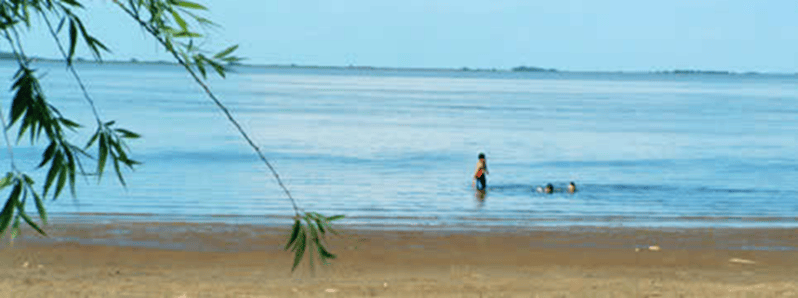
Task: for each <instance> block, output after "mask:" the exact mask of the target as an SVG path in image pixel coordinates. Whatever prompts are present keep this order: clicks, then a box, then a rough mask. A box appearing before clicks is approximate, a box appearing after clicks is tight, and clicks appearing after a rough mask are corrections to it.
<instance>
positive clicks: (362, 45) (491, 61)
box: [0, 0, 798, 73]
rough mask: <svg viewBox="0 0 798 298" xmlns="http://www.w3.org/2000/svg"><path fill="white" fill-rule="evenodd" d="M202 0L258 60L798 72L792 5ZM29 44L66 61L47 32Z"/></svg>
mask: <svg viewBox="0 0 798 298" xmlns="http://www.w3.org/2000/svg"><path fill="white" fill-rule="evenodd" d="M194 1H196V2H199V3H202V4H204V5H205V6H207V7H208V8H209V11H208V12H207V13H206V14H205V16H206V17H208V18H210V19H211V20H213V21H215V22H216V23H218V24H220V25H221V27H220V28H218V29H213V30H211V31H209V32H207V33H208V34H209V39H208V40H207V41H206V43H205V46H206V47H208V48H212V49H223V48H224V47H225V46H227V45H232V44H239V45H240V48H239V51H238V53H239V55H240V56H243V57H246V58H247V61H246V63H251V64H298V65H328V66H349V65H353V66H378V67H422V68H461V67H469V68H498V69H508V68H512V67H515V66H520V65H527V66H537V67H545V68H556V69H560V70H571V71H655V70H672V69H701V70H729V71H739V72H745V71H759V72H786V73H796V72H798V59H796V57H798V4H796V2H795V0H762V1H750V0H726V1H721V0H668V1H641V0H557V1H552V0H547V1H537V0H491V1H486V0H338V1H335V0H327V1H322V0H226V1H222V0H194ZM85 2H86V4H87V11H86V12H85V16H86V17H87V21H86V22H87V25H88V29H89V30H90V31H91V32H94V34H95V35H96V36H97V37H99V39H100V40H102V41H104V42H105V44H106V45H108V46H109V47H110V48H111V49H112V51H113V54H111V55H109V56H108V57H109V58H110V59H119V60H128V59H130V58H136V59H138V60H168V58H169V57H168V56H167V55H165V54H164V53H163V51H162V50H159V47H158V45H157V44H156V43H155V41H154V40H152V39H151V38H149V37H147V35H146V34H145V33H144V32H143V31H142V30H141V29H138V28H136V24H135V23H133V22H131V21H130V20H129V19H128V18H127V17H126V16H125V15H123V14H122V13H121V11H119V9H118V8H116V7H115V6H114V5H113V4H112V3H111V2H110V1H108V0H85ZM40 28H41V27H40ZM25 47H26V49H27V51H28V54H34V55H40V56H45V57H57V56H58V54H57V53H58V52H56V50H55V47H54V44H53V42H52V40H51V39H50V38H49V37H48V36H47V35H45V34H44V32H35V31H32V32H28V33H26V40H25ZM0 50H3V51H5V50H7V49H6V48H3V47H2V46H0ZM86 53H87V52H82V55H84V56H86V57H89V55H88V54H86Z"/></svg>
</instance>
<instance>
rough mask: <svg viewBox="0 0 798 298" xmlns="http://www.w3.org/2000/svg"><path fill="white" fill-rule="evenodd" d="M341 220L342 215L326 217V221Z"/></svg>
mask: <svg viewBox="0 0 798 298" xmlns="http://www.w3.org/2000/svg"><path fill="white" fill-rule="evenodd" d="M342 218H344V215H336V216H331V217H328V218H327V221H336V220H339V219H342Z"/></svg>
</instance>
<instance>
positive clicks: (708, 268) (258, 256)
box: [0, 222, 798, 298]
mask: <svg viewBox="0 0 798 298" xmlns="http://www.w3.org/2000/svg"><path fill="white" fill-rule="evenodd" d="M48 231H49V232H50V238H48V239H41V238H39V237H37V236H35V235H34V233H32V232H31V231H25V232H24V234H23V235H24V236H23V237H22V238H20V239H17V240H16V241H15V242H14V243H13V245H10V244H9V243H7V240H5V239H7V238H5V239H4V244H3V245H2V246H0V297H185V298H194V297H798V251H796V249H797V248H798V237H797V236H796V232H798V230H795V229H760V230H742V229H737V230H728V229H727V230H642V229H624V228H612V229H595V230H593V229H573V228H572V229H567V230H550V231H501V232H465V231H463V232H442V231H427V232H421V231H416V232H400V231H388V232H382V231H362V230H347V231H345V232H344V235H343V236H342V237H338V238H333V239H331V240H330V241H329V242H330V244H329V245H330V248H331V250H332V251H333V252H334V253H337V254H338V256H339V257H338V259H337V260H333V261H332V263H331V264H330V265H326V266H318V265H317V266H316V270H315V272H311V271H310V270H309V269H308V268H307V266H306V265H303V266H301V267H300V269H298V270H297V271H296V272H294V273H291V271H290V266H291V257H292V255H291V254H290V253H288V252H285V251H283V250H281V247H282V245H283V244H284V241H285V237H286V234H287V231H286V230H277V229H273V228H267V227H258V226H245V225H221V224H165V223H154V222H153V223H124V224H113V225H103V224H94V225H79V224H55V225H50V226H49V227H48ZM740 247H746V248H748V250H742V249H740ZM766 247H770V248H773V247H776V248H777V249H780V250H775V251H774V250H765V248H766ZM636 248H637V249H636ZM751 248H755V249H751Z"/></svg>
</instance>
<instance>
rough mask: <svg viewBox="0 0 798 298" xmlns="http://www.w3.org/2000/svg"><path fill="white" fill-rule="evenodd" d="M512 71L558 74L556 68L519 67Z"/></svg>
mask: <svg viewBox="0 0 798 298" xmlns="http://www.w3.org/2000/svg"><path fill="white" fill-rule="evenodd" d="M512 71H529V72H557V70H556V69H554V68H542V67H534V66H517V67H513V68H512Z"/></svg>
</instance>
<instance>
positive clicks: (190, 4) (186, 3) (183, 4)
mask: <svg viewBox="0 0 798 298" xmlns="http://www.w3.org/2000/svg"><path fill="white" fill-rule="evenodd" d="M172 4H174V5H177V6H180V7H185V8H190V9H200V10H208V9H207V8H205V6H202V5H199V4H197V3H194V2H190V1H182V0H175V1H172Z"/></svg>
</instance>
